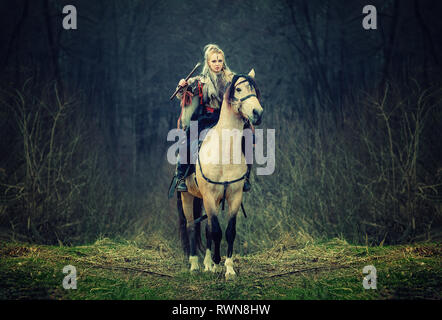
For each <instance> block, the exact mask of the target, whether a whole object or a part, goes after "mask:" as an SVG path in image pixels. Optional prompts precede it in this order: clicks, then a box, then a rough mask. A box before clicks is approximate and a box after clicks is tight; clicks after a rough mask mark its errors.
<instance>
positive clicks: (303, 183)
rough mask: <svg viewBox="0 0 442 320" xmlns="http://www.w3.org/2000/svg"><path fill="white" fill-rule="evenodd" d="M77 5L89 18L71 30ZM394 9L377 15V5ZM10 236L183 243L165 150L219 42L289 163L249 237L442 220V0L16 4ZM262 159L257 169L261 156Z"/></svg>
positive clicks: (2, 107) (1, 116) (3, 91)
mask: <svg viewBox="0 0 442 320" xmlns="http://www.w3.org/2000/svg"><path fill="white" fill-rule="evenodd" d="M67 4H71V5H74V6H75V7H76V9H77V13H78V29H77V30H64V29H63V27H62V20H63V17H64V15H63V14H62V8H63V6H65V5H67ZM367 4H372V5H375V6H376V8H377V14H378V15H377V23H378V29H377V30H365V29H363V27H362V20H363V18H364V16H365V15H364V14H363V13H362V8H363V7H364V6H365V5H367ZM0 10H1V19H0V40H1V43H2V45H1V50H0V136H1V140H0V150H1V155H0V228H1V229H0V230H1V235H2V236H1V238H2V239H15V240H20V241H22V240H26V241H35V242H41V243H62V244H77V243H87V242H89V241H93V240H95V239H96V238H97V237H102V236H109V237H117V236H121V237H126V238H131V237H136V236H139V235H143V234H144V235H147V236H149V235H152V234H155V233H161V234H162V235H164V236H165V237H166V238H167V239H170V240H172V241H177V239H178V237H177V221H176V220H177V219H176V217H177V212H176V203H175V200H168V199H167V189H168V186H169V182H170V179H171V177H172V174H173V171H174V166H173V165H171V164H169V163H168V162H167V160H166V152H167V149H168V147H169V146H170V145H171V144H172V143H171V142H167V141H166V137H167V132H168V131H169V130H170V129H172V128H175V127H176V121H177V118H178V115H179V110H180V109H179V103H178V101H173V102H171V101H169V97H170V95H171V94H172V93H173V91H174V89H175V87H176V85H177V83H178V81H179V79H181V78H184V77H185V75H187V73H188V72H189V71H190V70H191V69H192V68H193V66H194V65H195V64H196V62H197V61H201V60H202V54H203V52H202V49H203V47H204V45H206V44H208V43H216V44H218V45H219V46H220V47H221V48H222V49H223V50H224V51H225V53H226V61H227V63H228V65H229V66H230V68H231V69H232V70H233V71H235V72H248V71H249V70H250V69H251V68H254V69H255V71H256V80H257V83H258V86H259V87H260V90H261V93H262V101H261V103H262V105H263V107H264V109H265V113H264V118H263V124H262V125H261V128H263V129H266V128H274V129H276V170H275V172H274V173H273V175H271V176H256V175H255V173H253V174H252V185H253V189H252V192H251V193H250V194H246V195H245V200H244V202H245V207H246V210H247V213H248V216H249V218H248V219H244V218H243V217H242V216H240V217H239V219H240V222H239V223H238V229H239V230H238V239H239V242H240V244H239V245H238V246H239V247H240V251H241V252H246V251H248V250H253V249H254V248H258V247H262V246H269V245H271V244H272V243H274V241H277V240H278V239H280V238H281V237H284V236H290V237H304V238H320V237H342V238H344V239H346V240H348V241H352V242H355V243H366V244H372V245H379V244H382V243H403V242H410V241H417V240H426V239H434V238H435V237H440V235H441V231H442V229H441V222H442V215H441V214H442V212H441V211H442V195H441V192H442V188H441V184H442V163H441V159H442V158H441V150H442V148H441V147H442V142H441V136H442V126H441V120H442V119H441V113H442V109H441V99H442V86H441V85H442V81H441V80H442V76H441V75H442V55H441V54H440V52H441V50H442V33H441V31H442V19H441V18H440V14H441V12H442V2H441V1H438V0H425V1H422V0H419V1H418V0H384V1H371V2H370V3H367V1H354V0H351V1H350V0H348V1H344V0H341V1H331V0H322V1H307V0H298V1H289V0H287V1H284V0H271V1H270V0H244V1H233V0H211V1H172V0H161V1H145V0H131V1H129V0H127V1H123V0H94V1H86V0H84V1H83V0H70V1H51V0H16V1H6V0H3V1H1V3H0ZM255 169H256V166H255Z"/></svg>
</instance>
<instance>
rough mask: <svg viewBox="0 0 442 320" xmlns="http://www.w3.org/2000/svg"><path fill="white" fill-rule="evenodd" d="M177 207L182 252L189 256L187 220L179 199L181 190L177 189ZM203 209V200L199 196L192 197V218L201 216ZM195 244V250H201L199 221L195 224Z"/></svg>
mask: <svg viewBox="0 0 442 320" xmlns="http://www.w3.org/2000/svg"><path fill="white" fill-rule="evenodd" d="M177 209H178V229H179V233H180V239H181V246H182V248H183V251H184V253H185V254H186V255H187V256H189V254H190V242H189V235H188V234H187V220H186V216H185V215H184V210H183V202H182V201H181V192H178V191H177ZM202 210H203V202H202V200H201V199H199V198H196V197H195V198H194V200H193V218H194V219H197V218H199V217H201V213H202ZM195 244H196V248H197V250H200V251H202V244H201V223H197V224H196V225H195Z"/></svg>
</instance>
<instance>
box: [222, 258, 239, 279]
mask: <svg viewBox="0 0 442 320" xmlns="http://www.w3.org/2000/svg"><path fill="white" fill-rule="evenodd" d="M224 265H225V266H226V277H229V276H235V275H236V272H235V270H233V259H232V258H227V259H226V262H225V263H224Z"/></svg>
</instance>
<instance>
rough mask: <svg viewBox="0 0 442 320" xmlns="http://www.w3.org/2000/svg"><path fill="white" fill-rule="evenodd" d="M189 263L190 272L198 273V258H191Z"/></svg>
mask: <svg viewBox="0 0 442 320" xmlns="http://www.w3.org/2000/svg"><path fill="white" fill-rule="evenodd" d="M189 262H190V271H196V270H198V269H199V265H198V256H190V257H189Z"/></svg>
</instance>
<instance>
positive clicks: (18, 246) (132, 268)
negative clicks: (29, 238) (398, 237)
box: [0, 237, 442, 300]
mask: <svg viewBox="0 0 442 320" xmlns="http://www.w3.org/2000/svg"><path fill="white" fill-rule="evenodd" d="M441 253H442V246H441V244H440V243H416V244H412V245H406V246H405V245H403V246H384V247H365V246H354V245H351V244H348V243H347V242H345V241H343V240H339V239H332V240H329V241H322V242H312V241H308V242H306V243H299V242H294V241H291V240H290V238H289V237H285V238H284V239H282V240H281V241H279V242H278V243H277V244H276V245H275V246H274V247H273V248H272V249H270V250H267V251H265V252H258V253H255V254H250V255H245V256H234V267H235V270H236V272H237V277H236V279H235V280H232V281H226V280H225V277H224V271H222V272H219V273H211V272H209V273H204V272H196V273H190V272H188V271H187V270H188V263H187V260H186V259H185V258H184V256H183V255H182V254H181V253H180V252H179V251H177V250H176V249H173V248H172V247H171V246H169V245H168V243H167V241H165V240H163V239H157V238H152V239H151V240H150V241H149V240H148V239H147V240H144V241H124V240H118V241H112V240H109V239H101V240H99V241H97V242H96V243H94V244H91V245H84V246H76V247H55V246H42V245H33V244H25V243H12V242H4V243H2V244H1V245H0V283H1V286H0V299H67V300H68V299H74V300H112V299H118V300H126V299H130V300H144V299H148V300H157V299H197V300H204V299H225V300H237V299H241V300H251V299H253V300H260V299H302V300H312V299H314V300H317V299H319V300H323V299H327V300H329V299H330V300H355V299H357V300H373V299H441V297H442V259H441ZM200 264H201V266H202V259H200ZM222 264H223V260H222ZM66 265H73V266H75V268H76V270H77V289H71V290H66V289H64V288H63V286H62V282H63V279H64V277H65V276H66V274H64V273H63V272H62V270H63V267H64V266H66ZM366 265H373V266H375V267H376V270H377V289H375V290H373V289H370V290H366V289H364V288H363V285H362V281H363V278H364V276H365V275H364V274H363V272H362V269H363V268H364V266H366Z"/></svg>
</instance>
